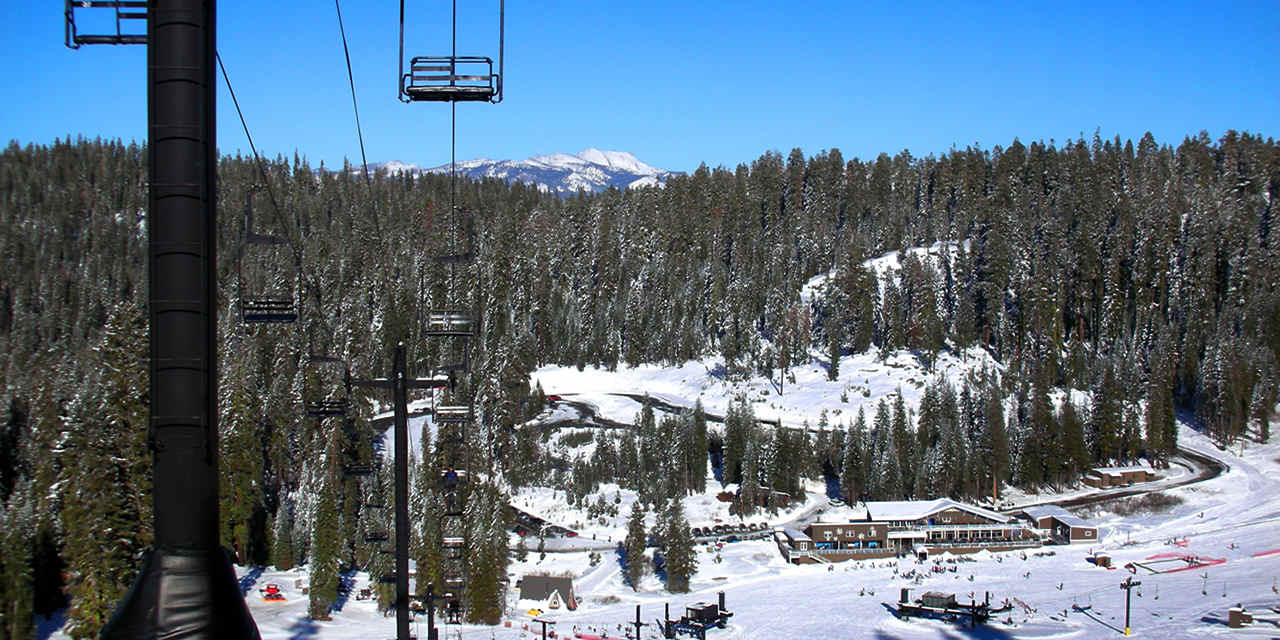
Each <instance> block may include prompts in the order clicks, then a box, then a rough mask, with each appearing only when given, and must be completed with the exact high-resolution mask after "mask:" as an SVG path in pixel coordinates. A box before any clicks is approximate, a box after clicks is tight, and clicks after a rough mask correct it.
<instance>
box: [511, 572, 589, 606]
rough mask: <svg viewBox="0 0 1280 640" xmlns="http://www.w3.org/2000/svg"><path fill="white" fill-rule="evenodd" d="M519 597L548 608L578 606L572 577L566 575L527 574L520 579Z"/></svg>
mask: <svg viewBox="0 0 1280 640" xmlns="http://www.w3.org/2000/svg"><path fill="white" fill-rule="evenodd" d="M520 599H521V600H534V601H537V602H541V603H543V604H544V605H546V606H547V608H549V609H559V608H560V607H561V606H563V607H564V608H566V609H568V610H569V611H573V610H574V609H577V608H578V599H577V597H576V596H575V595H574V593H573V579H572V578H569V577H567V576H538V575H527V576H525V577H524V578H522V579H521V580H520Z"/></svg>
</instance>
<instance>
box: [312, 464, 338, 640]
mask: <svg viewBox="0 0 1280 640" xmlns="http://www.w3.org/2000/svg"><path fill="white" fill-rule="evenodd" d="M334 454H336V447H330V450H329V455H328V456H327V457H328V459H329V460H333V457H332V456H333V455H334ZM320 473H321V474H322V477H321V479H320V496H319V502H318V503H317V505H316V511H315V514H314V520H313V521H312V523H311V553H310V558H309V561H308V564H309V565H310V566H309V575H310V579H311V585H310V591H309V593H308V595H309V596H310V599H309V601H308V604H307V612H308V615H309V616H311V619H313V620H328V619H329V611H330V610H331V609H332V608H333V606H334V605H335V604H336V603H337V602H338V583H339V576H338V571H339V563H340V558H339V553H340V551H341V545H342V540H341V537H340V531H339V522H338V517H339V514H338V495H337V493H338V487H337V486H336V485H337V482H336V481H335V479H334V477H333V476H334V473H333V471H329V470H327V469H322V470H321V472H320Z"/></svg>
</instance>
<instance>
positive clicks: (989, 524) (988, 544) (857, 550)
mask: <svg viewBox="0 0 1280 640" xmlns="http://www.w3.org/2000/svg"><path fill="white" fill-rule="evenodd" d="M864 504H865V514H864V515H863V516H862V517H856V518H853V519H850V520H848V521H845V522H815V523H813V524H810V525H808V526H806V527H805V528H804V530H803V531H799V530H796V529H791V528H781V529H778V530H775V533H774V539H775V541H776V542H777V544H778V549H779V550H780V551H781V552H782V555H783V557H785V558H786V559H787V561H788V562H792V563H794V564H805V563H815V562H840V561H843V560H853V559H858V560H862V559H874V558H885V557H891V556H896V555H900V554H907V553H911V554H929V553H934V554H936V553H942V552H944V551H945V552H950V553H973V552H977V551H981V550H984V549H986V550H990V551H1007V550H1011V549H1026V548H1032V547H1038V546H1040V544H1041V535H1040V533H1039V532H1038V531H1037V530H1036V529H1034V528H1032V526H1029V525H1028V524H1027V523H1024V522H1021V521H1018V520H1017V519H1015V518H1013V517H1012V516H1007V515H1003V514H1000V513H996V512H994V511H990V510H988V509H983V508H981V507H976V506H973V505H968V504H964V503H961V502H956V501H955V500H950V499H947V498H939V499H937V500H931V501H894V502H867V503H864Z"/></svg>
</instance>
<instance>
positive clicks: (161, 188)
mask: <svg viewBox="0 0 1280 640" xmlns="http://www.w3.org/2000/svg"><path fill="white" fill-rule="evenodd" d="M215 7H216V0H152V1H151V2H142V1H139V0H129V1H101V0H94V1H90V0H77V1H75V2H72V1H71V0H67V2H66V3H65V18H66V34H65V37H66V41H65V43H66V45H67V46H68V47H70V48H73V49H76V48H79V47H80V46H82V45H86V44H122V45H128V44H145V45H147V130H148V144H147V157H148V160H147V170H148V172H149V179H148V184H149V185H150V187H149V189H148V194H147V240H148V242H147V246H148V250H147V271H148V293H147V299H148V318H149V321H150V341H149V342H150V360H149V362H150V364H149V369H150V376H149V377H150V398H151V405H150V418H149V442H150V445H151V450H152V454H153V455H152V484H153V490H152V500H153V506H154V513H155V527H154V528H155V542H154V546H153V548H152V549H150V550H148V551H147V552H146V553H145V555H144V557H143V561H142V568H141V570H140V571H139V573H138V577H137V578H136V579H135V581H134V583H133V586H132V588H130V590H129V592H128V594H127V595H126V596H125V598H124V600H123V601H122V602H121V603H119V605H117V607H116V611H115V613H114V615H112V617H111V620H110V621H108V622H107V624H106V625H105V626H104V627H103V628H102V631H101V634H100V636H99V637H101V638H252V639H257V638H259V637H260V636H259V634H258V628H257V625H255V624H254V622H253V617H252V616H250V614H249V608H248V607H247V606H246V605H245V601H244V596H243V595H242V594H241V593H240V588H239V585H238V584H237V582H236V575H235V571H234V570H233V568H232V566H231V558H230V557H229V556H228V555H227V553H226V552H225V551H224V550H223V549H222V548H221V547H220V545H219V539H218V408H217V407H218V373H217V353H218V349H217V344H218V343H217V335H218V333H217V316H218V314H217V293H218V289H217V286H218V283H217V268H216V260H217V246H216V239H217V200H218V198H217V180H216V172H217V126H216V121H215V114H216V102H217V94H216V87H217V85H216V79H215V76H214V69H215V56H216V53H217V38H216V25H217V21H216V19H215V16H216V10H215ZM90 16H92V17H93V18H102V17H103V16H110V18H111V19H113V20H114V29H113V32H111V33H99V34H93V33H86V31H85V30H84V29H82V28H81V27H83V26H85V23H84V22H81V23H80V24H79V25H78V24H77V20H78V19H79V18H86V19H88V18H90ZM139 25H144V26H145V30H142V31H139V30H138V27H139Z"/></svg>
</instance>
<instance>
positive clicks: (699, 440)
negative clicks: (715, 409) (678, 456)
mask: <svg viewBox="0 0 1280 640" xmlns="http://www.w3.org/2000/svg"><path fill="white" fill-rule="evenodd" d="M692 420H693V442H692V444H691V445H690V447H689V450H690V458H691V459H690V462H691V463H692V464H691V468H690V470H689V475H690V477H691V478H692V480H693V487H692V491H693V492H694V493H705V492H706V490H707V464H708V459H707V415H706V413H705V412H704V411H703V409H702V399H701V398H699V399H698V401H697V403H696V404H695V405H694V407H693V418H692Z"/></svg>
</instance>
